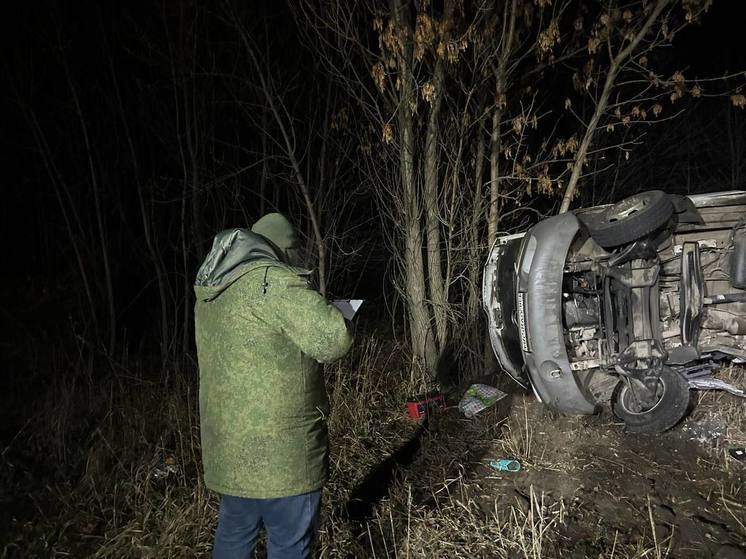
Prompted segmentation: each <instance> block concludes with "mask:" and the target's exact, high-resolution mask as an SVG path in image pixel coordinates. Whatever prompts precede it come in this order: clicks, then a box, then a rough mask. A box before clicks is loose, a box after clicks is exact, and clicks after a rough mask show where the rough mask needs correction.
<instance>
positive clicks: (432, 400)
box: [407, 392, 446, 419]
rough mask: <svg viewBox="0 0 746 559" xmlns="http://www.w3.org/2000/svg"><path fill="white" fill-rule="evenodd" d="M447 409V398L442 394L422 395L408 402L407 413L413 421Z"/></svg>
mask: <svg viewBox="0 0 746 559" xmlns="http://www.w3.org/2000/svg"><path fill="white" fill-rule="evenodd" d="M444 409H446V397H445V395H443V394H441V393H440V392H430V393H429V394H422V395H420V396H417V397H415V398H413V399H411V400H409V401H407V413H408V414H409V417H411V418H412V419H420V418H421V417H425V416H427V415H430V414H431V413H433V412H434V411H442V410H444Z"/></svg>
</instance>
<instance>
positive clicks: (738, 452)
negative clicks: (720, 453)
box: [728, 448, 746, 462]
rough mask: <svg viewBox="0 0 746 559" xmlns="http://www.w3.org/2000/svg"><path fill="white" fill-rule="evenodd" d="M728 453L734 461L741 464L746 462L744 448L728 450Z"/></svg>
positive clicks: (745, 450)
mask: <svg viewBox="0 0 746 559" xmlns="http://www.w3.org/2000/svg"><path fill="white" fill-rule="evenodd" d="M728 453H729V454H730V455H731V456H732V457H733V458H735V459H736V460H740V461H742V462H743V461H744V460H746V449H745V448H731V449H729V450H728Z"/></svg>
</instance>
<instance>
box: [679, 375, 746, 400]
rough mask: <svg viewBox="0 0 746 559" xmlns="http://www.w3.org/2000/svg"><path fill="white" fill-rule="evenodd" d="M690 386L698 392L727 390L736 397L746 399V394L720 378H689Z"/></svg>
mask: <svg viewBox="0 0 746 559" xmlns="http://www.w3.org/2000/svg"><path fill="white" fill-rule="evenodd" d="M689 386H690V387H691V388H696V389H698V390H725V391H726V392H729V393H730V394H733V395H734V396H739V397H741V398H746V392H744V391H743V390H741V389H739V388H736V387H735V386H733V385H732V384H730V383H727V382H725V381H724V380H721V379H719V378H715V377H711V376H704V377H699V378H689Z"/></svg>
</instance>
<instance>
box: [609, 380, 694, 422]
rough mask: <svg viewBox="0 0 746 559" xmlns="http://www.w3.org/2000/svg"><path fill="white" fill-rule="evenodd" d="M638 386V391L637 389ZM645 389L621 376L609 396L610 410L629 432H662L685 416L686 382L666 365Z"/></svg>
mask: <svg viewBox="0 0 746 559" xmlns="http://www.w3.org/2000/svg"><path fill="white" fill-rule="evenodd" d="M636 388H637V390H636ZM643 392H645V391H644V389H642V388H640V387H639V386H637V387H636V386H635V381H633V380H628V379H621V380H620V381H619V383H618V384H617V385H616V388H615V389H614V392H613V394H612V395H611V409H612V411H613V412H614V415H616V416H617V417H618V418H619V419H621V420H622V421H624V425H625V426H626V429H627V431H629V432H631V433H662V432H663V431H667V430H668V429H670V428H671V427H673V426H674V425H676V424H677V423H678V422H679V421H681V420H682V419H683V418H684V416H685V415H686V412H687V410H688V409H689V383H688V382H687V381H686V379H684V378H683V377H682V376H681V375H680V374H679V373H677V372H676V371H674V370H673V369H671V368H669V367H663V368H662V369H661V373H660V377H659V378H658V379H657V384H656V385H655V387H654V389H651V390H649V391H647V392H646V393H644V394H643Z"/></svg>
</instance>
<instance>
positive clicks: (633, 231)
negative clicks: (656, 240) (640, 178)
mask: <svg viewBox="0 0 746 559" xmlns="http://www.w3.org/2000/svg"><path fill="white" fill-rule="evenodd" d="M642 195H644V196H648V197H649V203H648V206H647V207H646V209H645V211H643V212H639V213H636V214H634V215H632V216H630V217H628V218H626V219H623V220H621V221H617V222H609V221H608V220H607V219H606V218H607V216H608V214H609V213H610V212H613V210H614V208H615V207H616V204H615V205H614V206H612V207H611V208H609V209H608V210H607V212H606V213H605V215H604V216H603V217H602V219H600V220H595V219H594V220H588V222H587V223H586V225H587V226H588V229H589V231H590V233H591V237H593V240H595V241H596V242H597V243H598V244H599V245H601V246H602V247H604V248H613V247H617V246H620V245H624V244H627V243H631V242H632V241H636V240H637V239H641V238H642V237H644V236H645V235H647V234H649V233H652V232H653V231H655V230H656V229H658V228H659V227H661V226H662V225H664V224H665V223H666V222H667V221H668V220H669V219H670V218H671V216H672V215H673V213H674V207H673V203H672V202H671V199H670V198H669V196H668V194H666V193H665V192H663V191H661V190H649V191H647V192H643V193H640V194H637V195H636V196H642Z"/></svg>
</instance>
